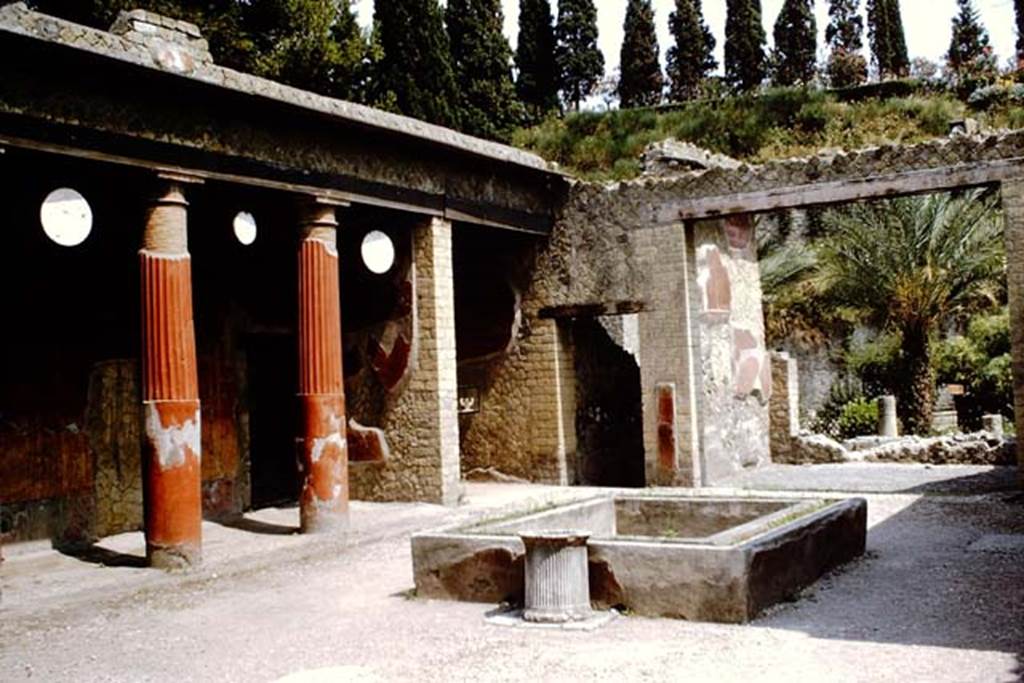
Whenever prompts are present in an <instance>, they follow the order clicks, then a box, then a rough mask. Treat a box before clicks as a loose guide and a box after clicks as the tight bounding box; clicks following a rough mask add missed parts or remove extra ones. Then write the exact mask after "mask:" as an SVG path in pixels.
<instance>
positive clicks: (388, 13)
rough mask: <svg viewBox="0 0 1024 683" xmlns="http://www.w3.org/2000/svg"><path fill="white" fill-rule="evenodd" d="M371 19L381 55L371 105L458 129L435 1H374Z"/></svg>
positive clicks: (452, 84)
mask: <svg viewBox="0 0 1024 683" xmlns="http://www.w3.org/2000/svg"><path fill="white" fill-rule="evenodd" d="M373 17H374V22H375V24H376V25H375V30H376V33H377V35H376V37H375V38H376V43H377V47H378V48H379V50H380V52H381V55H380V57H379V59H378V60H377V62H376V64H375V70H374V74H373V78H374V88H375V90H376V94H375V99H376V100H378V101H384V100H389V101H391V102H393V103H394V106H395V108H397V109H398V111H400V112H401V113H403V114H405V115H407V116H412V117H415V118H418V119H422V120H424V121H430V122H431V123H436V124H439V125H442V126H448V127H450V128H458V127H459V110H458V89H457V88H456V85H455V73H454V71H453V70H452V64H451V47H450V45H449V43H448V34H447V33H446V32H445V29H444V17H443V15H442V12H441V7H440V6H439V5H438V4H437V0H375V2H374V10H373Z"/></svg>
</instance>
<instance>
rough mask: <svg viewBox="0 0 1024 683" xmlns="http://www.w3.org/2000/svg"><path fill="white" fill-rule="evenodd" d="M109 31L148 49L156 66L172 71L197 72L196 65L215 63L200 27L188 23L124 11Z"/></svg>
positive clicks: (153, 13)
mask: <svg viewBox="0 0 1024 683" xmlns="http://www.w3.org/2000/svg"><path fill="white" fill-rule="evenodd" d="M110 32H111V33H113V34H114V35H116V36H121V37H123V38H124V39H125V40H127V41H129V42H132V43H134V44H136V45H139V46H141V47H143V48H145V49H147V50H149V51H150V54H151V55H152V56H153V58H154V59H155V60H156V61H157V63H159V64H161V65H162V66H164V67H165V68H167V69H168V70H170V71H181V72H191V71H194V70H195V63H196V62H198V63H201V64H213V56H212V55H211V54H210V45H209V43H207V42H206V39H205V38H203V36H202V34H201V33H200V32H199V27H198V26H196V25H195V24H191V23H189V22H187V21H180V20H178V19H172V18H170V17H165V16H163V15H162V14H156V13H155V12H147V11H146V10H141V9H135V10H131V11H130V12H121V13H120V14H119V15H118V17H117V19H116V20H115V21H114V24H113V26H111V27H110ZM187 61H192V62H193V64H191V65H190V64H187V63H186V62H187Z"/></svg>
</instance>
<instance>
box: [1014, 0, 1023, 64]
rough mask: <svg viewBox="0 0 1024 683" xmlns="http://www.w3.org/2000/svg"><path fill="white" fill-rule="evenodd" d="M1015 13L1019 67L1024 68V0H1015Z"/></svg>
mask: <svg viewBox="0 0 1024 683" xmlns="http://www.w3.org/2000/svg"><path fill="white" fill-rule="evenodd" d="M1013 14H1014V17H1015V18H1016V20H1017V69H1018V70H1020V69H1024V0H1013Z"/></svg>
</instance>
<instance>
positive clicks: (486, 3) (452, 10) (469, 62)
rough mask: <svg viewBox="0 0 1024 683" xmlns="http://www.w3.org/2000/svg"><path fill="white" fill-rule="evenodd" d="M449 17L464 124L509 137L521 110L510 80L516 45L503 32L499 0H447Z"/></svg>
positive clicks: (494, 136) (469, 128)
mask: <svg viewBox="0 0 1024 683" xmlns="http://www.w3.org/2000/svg"><path fill="white" fill-rule="evenodd" d="M445 21H446V23H447V24H448V37H449V39H450V40H451V50H452V66H453V67H454V69H455V77H456V79H457V80H458V83H459V86H460V98H459V109H460V116H461V120H462V130H464V131H465V132H467V133H469V134H471V135H477V136H480V137H483V138H489V139H492V140H499V139H501V140H504V139H507V137H508V135H509V133H511V131H512V129H513V128H514V127H515V126H517V125H518V124H520V123H521V122H522V119H523V116H522V106H521V105H520V104H519V101H518V100H517V99H516V93H515V88H514V86H513V85H512V48H510V47H509V45H508V41H507V40H506V39H505V36H504V34H503V33H502V24H503V17H502V13H501V0H448V7H447V9H446V11H445Z"/></svg>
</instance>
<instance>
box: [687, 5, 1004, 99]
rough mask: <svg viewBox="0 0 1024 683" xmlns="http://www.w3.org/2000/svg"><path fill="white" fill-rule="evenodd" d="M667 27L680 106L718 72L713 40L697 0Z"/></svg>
mask: <svg viewBox="0 0 1024 683" xmlns="http://www.w3.org/2000/svg"><path fill="white" fill-rule="evenodd" d="M1021 2H1024V0H1021ZM668 26H669V31H671V33H672V41H673V43H675V44H674V45H673V46H672V47H670V48H669V50H668V69H667V71H668V79H669V99H670V100H671V101H673V102H683V101H686V100H689V99H692V98H694V97H696V96H697V95H698V94H699V93H700V85H701V83H702V82H703V81H704V79H705V78H707V76H708V74H709V73H711V72H712V71H714V70H715V69H717V68H718V62H717V61H716V60H715V57H714V51H715V37H714V36H713V35H711V30H710V29H709V28H708V26H707V24H706V23H704V16H703V14H702V12H701V2H700V0H676V8H675V11H674V12H672V14H670V15H669V17H668Z"/></svg>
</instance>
